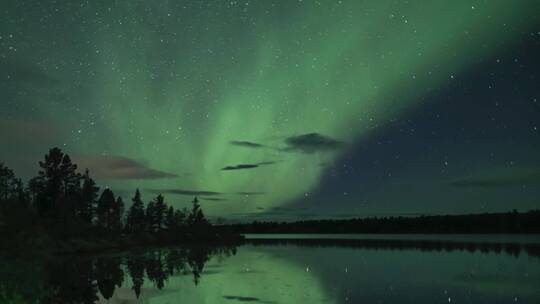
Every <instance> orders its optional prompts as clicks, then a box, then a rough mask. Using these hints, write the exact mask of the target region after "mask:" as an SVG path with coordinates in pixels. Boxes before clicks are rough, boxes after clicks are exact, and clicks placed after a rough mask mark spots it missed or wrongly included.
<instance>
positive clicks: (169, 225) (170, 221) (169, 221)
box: [165, 206, 177, 230]
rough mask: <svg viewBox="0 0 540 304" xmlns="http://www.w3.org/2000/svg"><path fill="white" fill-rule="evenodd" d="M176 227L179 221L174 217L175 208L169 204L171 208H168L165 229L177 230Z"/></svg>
mask: <svg viewBox="0 0 540 304" xmlns="http://www.w3.org/2000/svg"><path fill="white" fill-rule="evenodd" d="M176 228H177V223H176V222H175V218H174V208H173V207H172V206H169V209H167V213H166V214H165V229H167V230H175V229H176Z"/></svg>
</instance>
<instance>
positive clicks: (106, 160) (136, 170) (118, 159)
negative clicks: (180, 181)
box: [73, 155, 178, 179]
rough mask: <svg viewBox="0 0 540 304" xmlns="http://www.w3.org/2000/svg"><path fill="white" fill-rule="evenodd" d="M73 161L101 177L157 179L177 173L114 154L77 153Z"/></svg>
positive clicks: (93, 174) (172, 176)
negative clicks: (153, 167)
mask: <svg viewBox="0 0 540 304" xmlns="http://www.w3.org/2000/svg"><path fill="white" fill-rule="evenodd" d="M73 161H74V162H75V163H76V164H77V166H78V167H79V169H81V170H84V169H86V168H88V170H90V174H91V175H92V176H93V177H96V178H103V179H159V178H174V177H178V175H176V174H173V173H168V172H163V171H160V170H156V169H152V168H149V167H147V166H145V165H143V164H141V163H139V162H137V161H135V160H133V159H130V158H127V157H123V156H116V155H77V156H74V157H73Z"/></svg>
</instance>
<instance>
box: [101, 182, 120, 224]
mask: <svg viewBox="0 0 540 304" xmlns="http://www.w3.org/2000/svg"><path fill="white" fill-rule="evenodd" d="M115 205H116V201H115V199H114V193H113V192H112V191H111V189H109V188H106V189H105V190H103V192H102V193H101V196H100V197H99V200H98V204H97V209H96V215H97V225H98V226H100V227H102V228H106V229H112V219H113V215H112V213H113V209H114V206H115Z"/></svg>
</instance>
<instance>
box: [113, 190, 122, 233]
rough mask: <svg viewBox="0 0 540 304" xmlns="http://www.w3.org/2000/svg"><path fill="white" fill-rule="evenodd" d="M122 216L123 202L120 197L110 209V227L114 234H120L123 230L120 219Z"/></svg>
mask: <svg viewBox="0 0 540 304" xmlns="http://www.w3.org/2000/svg"><path fill="white" fill-rule="evenodd" d="M123 214H124V201H123V200H122V197H120V196H119V197H118V198H117V199H116V201H115V202H114V204H113V207H112V209H111V226H110V228H111V229H112V230H114V231H115V232H120V231H122V229H123V223H122V217H123Z"/></svg>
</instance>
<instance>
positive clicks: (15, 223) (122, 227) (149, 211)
mask: <svg viewBox="0 0 540 304" xmlns="http://www.w3.org/2000/svg"><path fill="white" fill-rule="evenodd" d="M39 167H40V170H39V172H38V174H37V176H36V177H33V178H31V179H30V180H29V181H28V184H27V185H26V186H25V185H24V183H23V182H22V180H21V179H20V178H17V177H16V175H15V174H14V172H13V171H12V170H11V169H9V168H8V167H6V166H5V165H4V164H3V163H0V235H1V236H2V238H3V239H4V240H8V241H10V240H11V241H12V242H11V244H10V243H9V242H3V243H4V245H6V244H10V245H6V246H11V245H13V243H17V242H18V243H21V242H27V243H28V242H32V243H34V244H35V243H39V242H49V243H50V239H54V240H72V239H85V240H88V239H93V240H102V239H109V240H118V239H120V238H122V239H126V235H127V236H131V240H132V241H134V242H140V241H141V240H147V241H149V240H158V239H160V240H165V239H172V238H175V239H177V238H178V237H179V236H183V237H184V238H185V237H186V236H188V235H191V236H192V237H193V235H198V236H200V237H201V238H203V239H204V237H202V236H203V235H204V236H205V237H208V236H210V235H215V231H211V230H212V229H211V228H212V227H211V225H210V223H209V222H208V220H207V219H206V217H205V216H204V213H203V211H202V209H201V206H200V205H199V202H198V200H197V198H196V197H195V198H194V199H193V202H192V203H193V205H192V208H191V210H187V209H182V210H178V209H175V208H173V207H172V206H168V205H167V204H166V203H165V199H164V197H163V196H162V195H161V194H160V195H157V196H156V197H155V198H153V199H152V200H151V201H150V202H148V203H147V204H146V206H145V204H144V203H143V201H142V200H141V194H140V192H139V190H138V189H137V190H136V191H135V193H134V195H133V198H132V199H131V200H132V204H131V206H130V207H129V208H128V209H127V211H126V210H125V205H124V200H123V198H122V197H120V196H115V194H114V193H113V191H112V190H111V189H109V188H105V189H103V191H100V189H99V187H98V186H97V185H96V183H95V181H94V180H93V179H92V178H91V177H90V173H89V172H88V170H86V171H85V172H84V173H83V174H81V173H79V171H78V170H77V165H76V164H74V163H72V161H71V158H70V157H69V155H67V154H65V153H63V152H62V151H61V150H60V149H59V148H53V149H51V150H50V151H49V152H48V153H47V154H46V155H45V157H44V160H43V161H40V162H39ZM38 236H40V237H41V238H42V239H41V240H39V239H36V238H38ZM128 239H129V238H128ZM28 240H32V241H28ZM205 240H206V239H205ZM34 244H32V245H34ZM0 247H1V246H0Z"/></svg>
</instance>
